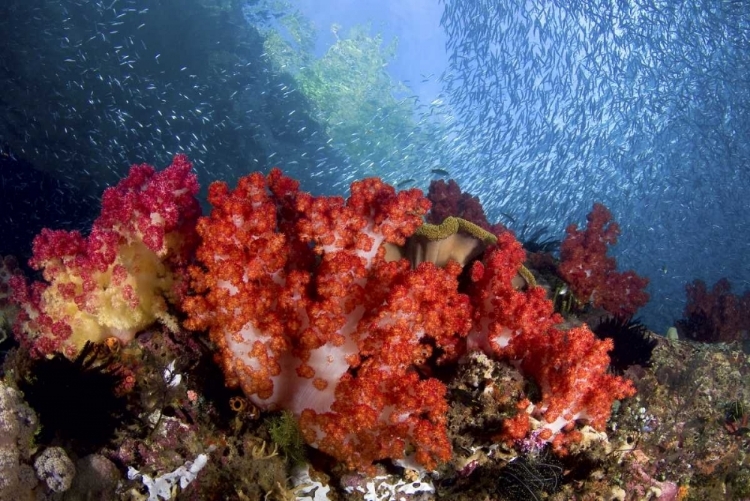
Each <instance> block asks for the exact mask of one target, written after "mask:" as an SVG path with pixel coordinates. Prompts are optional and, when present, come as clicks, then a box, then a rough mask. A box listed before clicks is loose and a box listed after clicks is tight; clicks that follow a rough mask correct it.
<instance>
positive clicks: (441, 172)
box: [430, 169, 451, 176]
mask: <svg viewBox="0 0 750 501" xmlns="http://www.w3.org/2000/svg"><path fill="white" fill-rule="evenodd" d="M430 172H432V173H433V174H437V175H438V176H450V175H451V173H450V172H448V171H447V170H445V169H430Z"/></svg>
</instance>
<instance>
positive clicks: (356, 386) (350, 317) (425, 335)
mask: <svg viewBox="0 0 750 501" xmlns="http://www.w3.org/2000/svg"><path fill="white" fill-rule="evenodd" d="M298 185H299V183H298V182H297V181H295V180H293V179H291V178H288V177H286V176H284V174H283V173H282V172H281V171H280V170H278V169H273V170H272V171H271V172H270V173H269V174H268V175H263V174H261V173H253V174H250V175H248V176H246V177H244V178H241V179H240V180H239V182H238V184H237V187H236V188H235V189H231V188H230V187H229V186H228V185H227V184H226V183H224V182H214V183H213V184H211V186H210V187H209V191H208V201H209V203H210V204H211V209H210V211H209V212H208V214H207V215H205V216H201V209H200V206H199V203H198V200H197V198H196V195H197V193H198V190H199V186H198V182H197V178H196V175H195V174H194V173H193V172H192V167H191V164H190V162H189V160H188V159H187V157H186V156H184V155H177V156H176V157H175V158H174V160H173V162H172V164H171V165H170V166H169V167H167V168H166V169H164V170H163V171H160V172H157V171H156V170H155V169H154V168H152V167H151V166H148V165H137V166H133V167H132V168H131V171H130V174H129V176H128V177H127V178H126V179H124V180H122V181H121V182H120V183H119V184H118V185H117V186H114V187H111V188H109V189H107V190H106V191H105V192H104V195H103V198H102V204H101V214H100V216H99V217H98V219H96V221H95V222H94V223H93V226H92V228H91V230H90V232H89V233H88V235H85V236H84V235H82V234H81V233H79V232H76V231H72V232H70V231H62V230H54V229H45V230H43V231H42V232H41V233H40V234H39V235H38V236H37V237H36V238H35V240H34V242H33V257H32V258H31V260H30V261H29V265H30V267H31V268H33V269H34V270H37V271H38V272H39V278H40V279H39V280H36V281H32V280H30V279H28V278H27V277H25V276H24V275H23V274H22V273H20V272H19V271H17V270H9V271H8V270H7V268H8V267H9V266H8V265H9V264H10V261H9V260H6V272H5V274H4V278H5V282H6V283H5V284H4V287H5V288H4V289H3V290H4V291H5V292H4V294H5V297H6V301H5V303H4V306H5V308H6V309H7V311H8V312H9V313H7V314H6V317H12V324H13V327H12V332H13V336H14V337H15V340H16V342H17V343H18V344H19V345H20V346H19V351H22V352H25V353H26V354H27V356H28V359H29V360H32V361H33V360H44V359H50V358H54V359H61V358H65V359H68V360H70V361H74V362H75V361H77V363H79V364H81V363H83V364H85V363H86V362H85V361H83V362H81V360H82V357H83V358H87V357H88V358H91V356H90V353H91V352H101V351H102V350H106V352H107V357H108V359H109V366H108V370H107V374H108V376H109V377H111V378H112V381H114V384H113V385H112V392H113V397H112V398H113V399H115V400H116V399H126V398H127V396H128V394H133V393H134V392H143V388H139V386H140V385H141V384H142V383H141V382H140V379H139V377H138V367H137V364H138V362H137V360H138V359H137V358H135V357H133V356H132V350H130V348H129V347H130V346H131V345H132V344H133V343H134V342H137V340H138V338H139V337H140V336H142V335H143V333H144V332H145V331H148V330H152V331H153V330H154V329H157V330H161V332H163V333H165V334H164V335H165V336H167V337H169V338H171V339H172V340H173V341H172V342H176V341H174V340H178V341H180V342H184V343H196V342H197V343H199V344H201V345H203V346H204V347H207V348H208V350H209V351H210V352H211V353H212V354H213V359H214V360H215V362H216V363H217V364H218V366H219V367H220V368H221V372H223V381H221V384H225V385H226V386H228V387H230V388H238V389H239V390H241V392H242V396H241V397H235V399H234V400H233V404H232V405H233V406H235V407H240V406H241V407H243V408H244V406H245V405H247V406H251V407H252V408H253V409H255V411H256V412H258V413H264V412H266V413H273V412H276V411H286V415H288V416H293V418H294V422H295V423H296V426H297V427H298V433H299V435H300V437H301V438H302V440H303V441H304V443H305V444H306V446H309V447H310V448H311V449H314V450H316V451H317V452H316V454H320V455H322V456H325V457H328V458H329V461H333V462H336V463H338V464H339V465H341V466H342V467H343V468H345V469H347V470H356V471H360V472H364V473H367V472H370V471H371V470H372V468H373V464H374V463H375V462H378V461H382V460H402V462H403V464H410V465H412V467H413V468H415V469H427V470H430V469H435V468H436V467H438V466H439V465H440V464H443V463H445V462H447V461H449V460H450V459H451V457H452V454H453V448H454V446H452V443H451V438H450V437H449V430H448V414H449V407H450V403H449V393H448V390H447V385H448V382H449V381H450V379H451V375H452V374H455V373H456V372H457V371H458V368H459V367H460V366H461V365H462V363H464V362H465V361H466V360H467V359H468V358H469V357H470V356H472V355H475V354H483V356H486V357H487V358H489V359H492V360H495V361H504V362H507V363H510V364H512V365H513V366H514V367H515V368H517V369H518V370H519V371H520V373H521V374H523V376H524V378H526V379H528V380H529V381H532V382H533V383H532V384H533V385H534V388H535V391H529V392H527V394H522V395H520V396H519V398H518V401H517V402H516V405H515V408H516V411H515V413H514V415H506V416H505V418H504V419H503V420H502V423H501V426H500V427H499V428H498V430H497V433H496V434H495V435H494V436H493V440H494V441H495V442H496V443H502V444H505V446H507V447H509V448H511V449H512V448H517V449H518V450H528V449H529V448H537V449H539V450H541V449H546V450H549V451H551V453H553V454H556V455H562V456H564V455H565V454H566V453H568V451H569V450H570V448H571V447H574V446H575V445H576V444H578V443H580V442H581V441H582V440H583V439H584V433H582V429H583V427H584V426H585V427H586V428H587V429H593V430H596V431H598V432H602V431H605V429H606V424H607V421H608V419H609V418H610V414H611V412H612V409H613V403H615V402H616V401H618V400H622V399H625V398H628V397H631V396H633V395H634V394H635V387H634V385H633V384H632V383H631V381H629V380H628V379H627V378H625V377H623V376H621V375H617V374H616V373H615V372H614V371H613V370H611V368H610V355H609V352H610V351H611V350H612V349H613V345H614V343H613V340H612V339H609V338H602V339H600V338H598V337H597V336H596V335H595V334H594V333H593V332H592V330H591V329H590V328H589V326H587V324H586V323H583V322H581V321H576V322H571V321H568V320H566V318H564V317H570V316H573V314H574V313H576V312H579V313H580V312H583V311H584V310H586V309H592V308H596V309H597V310H598V311H601V312H602V314H603V315H609V316H610V317H616V318H619V319H626V320H627V319H630V318H631V317H632V316H633V315H634V314H635V312H636V311H637V310H638V308H640V307H641V306H643V305H644V304H646V302H647V301H648V299H649V298H648V295H647V294H646V293H645V291H644V289H645V287H646V285H647V283H648V280H647V279H645V278H642V277H639V276H638V275H636V274H635V273H634V272H632V271H626V272H618V271H617V269H616V263H615V261H614V259H613V258H611V257H608V256H607V249H608V246H610V245H612V244H614V243H616V241H617V237H618V234H619V227H618V226H617V224H616V223H615V222H613V220H612V216H611V214H610V213H609V211H608V210H607V209H606V208H605V207H604V206H603V205H601V204H595V205H594V208H593V211H592V212H591V213H590V214H589V216H588V224H587V226H586V227H585V228H583V229H579V228H578V227H577V226H576V225H571V226H570V227H569V228H568V229H567V236H566V238H565V239H564V241H563V242H562V244H561V245H560V249H559V250H560V254H559V258H556V257H553V256H552V254H551V252H550V251H549V249H548V248H547V247H548V246H547V247H546V246H544V245H537V246H536V247H534V245H533V243H530V244H529V245H527V246H526V248H524V246H523V245H522V244H521V243H520V242H519V241H518V240H517V239H516V236H515V235H514V233H513V232H512V231H510V230H508V229H506V228H505V227H503V226H502V225H499V224H497V225H490V224H488V222H487V220H486V218H485V216H484V212H483V211H482V208H481V205H479V202H478V200H477V199H476V198H474V197H471V196H470V195H467V194H463V193H461V191H460V189H459V188H458V186H457V185H456V183H455V182H453V181H450V182H447V183H446V182H444V181H435V182H433V184H432V185H431V187H430V191H429V194H428V196H425V195H424V194H423V193H422V192H421V191H420V190H418V189H408V190H404V191H397V190H396V189H394V187H392V186H390V185H388V184H386V183H384V182H382V181H381V180H379V179H377V178H370V179H364V180H361V181H356V182H354V183H352V185H351V193H350V195H349V197H348V198H346V199H345V198H342V197H337V196H313V195H311V194H309V193H305V192H302V191H300V190H299V188H298ZM211 363H213V362H211ZM169 370H172V371H174V366H172V367H171V369H170V368H169V367H168V368H167V369H165V378H166V372H167V371H169ZM183 371H184V372H189V369H188V368H185V367H183ZM175 372H176V371H175ZM619 374H621V371H620V372H619ZM39 376H40V377H41V374H40V375H39ZM213 376H214V377H215V378H216V379H219V380H221V379H222V378H221V373H219V371H216V372H215V373H213ZM188 377H189V374H188ZM172 382H173V381H172ZM143 384H145V383H143ZM170 384H171V383H170ZM211 384H212V385H215V384H216V383H215V382H212V383H211ZM237 393H238V394H239V392H237ZM188 397H189V399H190V400H191V401H194V402H195V401H198V400H199V399H202V398H204V396H203V395H201V389H200V388H192V389H191V390H190V391H188ZM235 410H236V409H235ZM269 449H270V446H269ZM199 459H200V460H201V461H203V462H205V461H206V456H202V457H199ZM198 462H199V461H198V460H197V459H196V463H198ZM124 466H126V467H127V466H128V465H124ZM193 470H196V471H197V470H199V468H198V469H196V468H193ZM193 470H189V468H188V469H186V472H187V473H188V474H189V473H190V472H191V471H193ZM196 471H193V473H192V474H193V476H195V474H196ZM188 477H189V475H188ZM186 478H187V477H186Z"/></svg>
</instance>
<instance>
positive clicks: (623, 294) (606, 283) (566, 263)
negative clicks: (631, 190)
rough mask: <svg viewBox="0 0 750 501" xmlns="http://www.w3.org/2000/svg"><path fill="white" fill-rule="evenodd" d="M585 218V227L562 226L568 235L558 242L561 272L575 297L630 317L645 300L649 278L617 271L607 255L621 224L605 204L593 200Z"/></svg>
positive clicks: (630, 272)
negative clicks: (560, 242)
mask: <svg viewBox="0 0 750 501" xmlns="http://www.w3.org/2000/svg"><path fill="white" fill-rule="evenodd" d="M586 219H587V221H588V225H587V226H586V229H585V230H579V229H578V225H576V224H571V225H570V226H568V228H567V229H566V230H565V231H566V232H567V234H568V235H567V237H566V238H565V240H564V241H563V242H562V244H561V245H560V259H561V262H560V266H559V268H558V269H559V272H560V276H562V278H563V279H564V280H565V281H566V282H568V284H570V287H571V290H572V291H573V293H574V294H575V295H576V297H578V299H580V300H582V301H585V302H591V303H592V304H593V305H594V306H595V307H601V308H604V309H605V310H607V311H608V312H610V313H611V314H613V315H616V316H618V317H622V318H629V317H632V316H633V315H634V314H635V312H636V311H638V308H640V307H642V306H644V305H645V304H646V303H648V299H649V295H648V293H646V291H645V290H644V289H645V288H646V286H647V285H648V279H647V278H644V277H640V276H638V275H637V274H636V273H635V272H634V271H633V270H628V271H625V272H618V271H617V264H616V262H615V258H613V257H610V256H607V249H608V247H609V246H611V245H614V244H616V243H617V237H618V236H619V235H620V226H619V225H618V224H617V223H616V222H614V221H613V220H612V214H611V213H610V212H609V210H608V209H607V208H606V207H605V206H604V205H602V204H600V203H596V204H594V208H593V209H592V211H591V212H590V213H589V215H588V216H586Z"/></svg>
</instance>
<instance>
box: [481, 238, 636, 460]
mask: <svg viewBox="0 0 750 501" xmlns="http://www.w3.org/2000/svg"><path fill="white" fill-rule="evenodd" d="M524 256H525V253H524V251H523V248H522V247H521V244H520V243H519V242H518V241H516V240H515V238H514V237H513V236H512V235H511V234H509V233H506V234H503V235H500V237H499V238H498V242H497V245H496V246H495V247H492V248H490V249H489V250H488V251H487V255H486V256H485V259H484V263H475V264H474V267H473V269H472V274H471V278H472V281H473V283H472V287H471V290H470V295H471V297H472V302H473V304H474V305H475V312H474V327H473V329H472V331H471V333H470V335H469V346H470V348H480V349H482V350H483V351H485V352H487V353H491V354H493V355H494V356H496V357H499V358H505V359H507V360H510V361H511V362H512V363H514V364H515V365H517V366H518V367H519V368H520V369H521V371H522V372H523V373H524V374H525V375H527V376H529V377H531V378H532V379H534V380H535V381H536V383H537V384H538V385H539V386H540V388H541V390H542V397H541V399H540V401H539V402H537V403H536V404H534V405H531V404H530V403H529V402H526V404H525V405H524V406H523V407H524V408H523V409H522V410H521V412H520V413H519V414H518V415H517V416H515V417H514V418H511V419H509V420H507V421H506V422H505V424H504V433H503V438H505V439H509V440H520V439H522V438H524V437H525V436H526V435H527V434H528V433H529V432H530V431H532V430H531V425H532V423H531V420H530V419H529V416H528V415H527V413H528V412H532V411H533V416H534V417H536V418H538V419H539V420H540V424H539V425H538V427H537V428H536V429H535V431H534V433H535V434H536V437H537V438H538V439H539V440H541V441H544V442H552V444H553V446H554V447H555V448H557V449H558V450H560V451H564V450H565V446H566V444H567V443H568V442H570V441H573V440H577V439H578V438H580V434H579V433H578V432H577V431H575V423H576V421H577V420H581V421H585V422H587V423H589V424H590V425H591V426H593V427H594V428H597V429H599V430H601V429H603V428H604V425H605V424H606V421H607V419H608V418H609V413H610V409H611V406H612V402H613V401H614V400H617V399H621V398H624V397H626V396H630V395H632V394H633V393H634V389H633V386H632V384H631V382H630V381H627V380H624V379H622V378H620V377H617V376H613V375H610V374H609V373H608V372H607V369H608V366H609V356H608V355H607V352H608V351H610V350H611V349H612V342H611V340H608V341H601V340H599V339H597V338H596V336H594V334H593V333H592V332H591V331H590V330H589V329H588V327H586V326H585V325H584V326H582V327H578V328H575V329H571V330H569V331H562V330H560V329H559V328H557V327H556V325H557V324H559V323H560V322H561V321H562V318H561V317H560V316H559V315H557V314H556V313H554V308H553V305H552V302H551V301H549V300H548V299H547V298H546V294H545V291H544V289H542V288H541V287H538V286H536V287H532V288H530V289H529V290H526V291H521V290H517V289H516V288H514V287H513V285H512V280H513V278H514V277H515V276H516V274H517V272H518V269H519V267H520V266H521V263H522V262H523V259H524Z"/></svg>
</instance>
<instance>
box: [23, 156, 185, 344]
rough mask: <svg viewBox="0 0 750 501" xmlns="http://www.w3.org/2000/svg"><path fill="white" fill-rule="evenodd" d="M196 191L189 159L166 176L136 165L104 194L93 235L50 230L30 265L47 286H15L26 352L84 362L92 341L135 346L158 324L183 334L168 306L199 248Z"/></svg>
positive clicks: (37, 242) (178, 162)
mask: <svg viewBox="0 0 750 501" xmlns="http://www.w3.org/2000/svg"><path fill="white" fill-rule="evenodd" d="M197 192H198V183H197V180H196V177H195V174H193V173H192V172H191V164H190V162H189V161H188V160H187V157H185V156H184V155H177V156H175V158H174V160H173V162H172V165H170V166H169V167H168V168H166V169H165V170H164V171H162V172H158V173H157V172H155V170H154V168H153V167H151V166H149V165H136V166H133V167H132V168H131V170H130V175H129V176H128V177H127V178H126V179H124V180H123V181H122V182H120V183H119V184H118V185H117V186H115V187H112V188H108V189H107V190H106V191H105V192H104V196H103V198H102V211H101V215H100V216H99V218H98V219H97V220H96V221H95V222H94V225H93V227H92V229H91V232H90V234H89V235H88V237H84V236H83V235H81V234H80V233H79V232H77V231H72V232H68V231H62V230H49V229H44V230H42V232H41V233H40V234H39V235H38V236H37V237H36V238H35V239H34V255H33V257H32V258H31V260H30V261H29V264H30V266H31V267H32V268H35V269H37V270H41V271H42V273H43V276H44V279H45V282H36V283H34V284H31V285H29V284H27V283H26V282H25V281H24V280H23V279H22V278H21V277H14V278H12V279H11V287H12V288H13V292H14V300H15V301H16V302H17V303H18V304H19V305H20V307H21V312H20V314H19V318H18V321H17V323H16V325H15V328H14V331H15V334H16V337H17V338H18V339H19V341H20V342H21V344H22V345H23V346H24V347H26V348H28V349H30V350H31V351H32V353H34V354H35V355H37V356H40V355H49V354H52V353H55V352H60V353H64V354H65V355H66V356H68V357H69V358H75V356H76V355H77V354H78V352H79V351H80V350H81V348H83V346H84V344H85V343H86V342H87V341H93V342H101V341H104V340H105V339H106V338H108V337H111V336H114V337H117V338H119V339H120V340H121V341H123V342H127V341H129V340H130V339H132V338H133V336H134V335H135V333H136V332H138V331H139V330H142V329H144V328H145V327H147V326H148V325H150V324H152V323H153V322H155V321H156V320H157V319H159V320H162V321H164V322H165V323H166V324H168V325H172V326H173V327H176V323H175V321H174V320H173V319H172V317H171V316H170V315H169V314H168V312H167V308H168V304H169V303H170V302H174V301H175V300H176V299H177V298H178V297H179V295H180V294H181V290H182V286H183V282H182V267H183V266H184V265H185V263H186V261H187V259H188V258H189V256H190V255H191V254H192V251H193V249H194V246H195V243H196V236H195V233H194V225H195V221H196V219H197V217H198V216H199V213H200V208H199V206H198V202H197V200H196V198H195V194H196V193H197Z"/></svg>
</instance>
